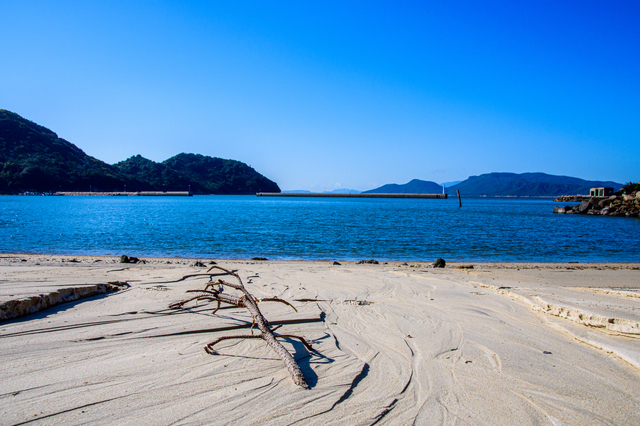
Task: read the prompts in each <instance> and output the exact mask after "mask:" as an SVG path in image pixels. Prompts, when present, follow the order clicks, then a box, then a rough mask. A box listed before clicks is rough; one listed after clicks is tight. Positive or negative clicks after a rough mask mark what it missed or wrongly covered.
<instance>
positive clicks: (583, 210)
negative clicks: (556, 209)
mask: <svg viewBox="0 0 640 426" xmlns="http://www.w3.org/2000/svg"><path fill="white" fill-rule="evenodd" d="M590 204H591V203H590V202H589V201H583V202H581V203H580V205H579V206H578V213H580V214H585V213H586V212H587V211H588V210H589V207H590Z"/></svg>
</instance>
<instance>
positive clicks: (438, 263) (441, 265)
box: [433, 257, 447, 268]
mask: <svg viewBox="0 0 640 426" xmlns="http://www.w3.org/2000/svg"><path fill="white" fill-rule="evenodd" d="M446 264H447V262H445V261H444V259H442V258H440V257H439V258H438V259H437V260H436V261H435V263H433V267H434V268H444V267H445V265H446Z"/></svg>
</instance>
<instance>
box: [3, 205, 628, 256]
mask: <svg viewBox="0 0 640 426" xmlns="http://www.w3.org/2000/svg"><path fill="white" fill-rule="evenodd" d="M566 204H570V203H562V205H566ZM555 205H559V203H556V202H554V201H552V200H550V199H531V198H463V199H462V207H459V205H458V200H457V198H455V197H452V198H449V199H447V200H438V199H384V198H364V199H359V198H311V197H309V198H307V197H304V198H284V197H283V198H278V197H256V196H221V195H202V196H193V197H141V196H110V197H107V196H0V253H34V254H36V253H37V254H70V255H114V256H119V255H122V254H126V255H128V256H137V257H177V258H202V259H251V258H254V257H264V258H267V259H269V260H329V261H341V260H342V261H359V260H363V259H375V260H378V261H380V262H392V261H404V262H433V261H435V260H436V259H437V258H442V259H445V261H452V262H640V219H634V218H626V217H603V216H587V215H563V214H554V213H552V211H553V207H554V206H555Z"/></svg>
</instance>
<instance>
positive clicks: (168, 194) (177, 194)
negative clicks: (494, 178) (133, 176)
mask: <svg viewBox="0 0 640 426" xmlns="http://www.w3.org/2000/svg"><path fill="white" fill-rule="evenodd" d="M53 195H101V196H127V197H135V196H143V197H144V196H146V197H191V196H192V195H193V194H192V193H191V192H189V191H136V192H124V191H117V192H95V191H92V192H64V191H63V192H54V193H53Z"/></svg>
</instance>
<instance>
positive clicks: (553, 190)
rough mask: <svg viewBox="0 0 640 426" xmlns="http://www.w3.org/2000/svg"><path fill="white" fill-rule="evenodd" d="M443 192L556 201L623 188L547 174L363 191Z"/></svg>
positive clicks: (417, 181)
mask: <svg viewBox="0 0 640 426" xmlns="http://www.w3.org/2000/svg"><path fill="white" fill-rule="evenodd" d="M443 186H444V187H445V188H444V191H445V192H446V193H447V194H454V195H455V194H456V191H460V193H462V194H463V195H464V196H465V197H557V196H558V195H562V194H588V193H589V190H590V189H591V188H599V187H611V188H614V190H618V189H620V188H622V184H620V183H616V182H610V181H590V180H584V179H580V178H576V177H570V176H555V175H549V174H546V173H497V172H496V173H486V174H482V175H480V176H470V177H469V178H468V179H466V180H464V181H462V182H458V183H456V184H455V185H450V186H449V185H447V184H438V183H435V182H430V181H425V180H420V179H413V180H412V181H410V182H408V183H405V184H402V185H398V184H395V183H392V184H387V185H383V186H381V187H379V188H375V189H371V190H369V191H364V193H365V194H380V193H387V194H437V193H442V192H443Z"/></svg>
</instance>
